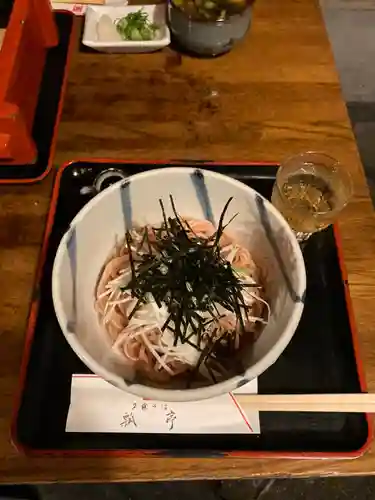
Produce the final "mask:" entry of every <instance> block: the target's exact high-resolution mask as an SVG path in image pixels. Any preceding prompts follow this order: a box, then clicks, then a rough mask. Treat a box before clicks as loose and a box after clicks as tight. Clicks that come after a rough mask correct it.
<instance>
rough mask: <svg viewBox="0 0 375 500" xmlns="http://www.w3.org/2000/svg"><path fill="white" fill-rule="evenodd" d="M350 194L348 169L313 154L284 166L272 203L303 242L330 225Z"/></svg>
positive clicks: (305, 154)
mask: <svg viewBox="0 0 375 500" xmlns="http://www.w3.org/2000/svg"><path fill="white" fill-rule="evenodd" d="M351 194H352V181H351V177H350V175H349V172H348V171H347V169H346V168H345V167H344V166H343V165H341V164H340V163H339V162H338V161H337V160H335V159H334V158H332V157H331V156H328V155H327V154H324V153H318V152H312V151H310V152H307V153H301V154H298V155H296V156H292V157H290V158H288V159H287V160H285V161H284V162H283V163H282V164H281V166H280V168H279V169H278V172H277V175H276V182H275V184H274V187H273V192H272V203H273V205H274V206H275V207H276V208H277V209H278V210H279V211H280V212H281V213H282V215H283V216H284V218H285V219H286V220H287V222H288V223H289V225H290V227H291V228H292V229H293V231H294V233H295V235H296V237H297V240H298V241H299V242H303V241H306V240H307V239H308V238H309V237H310V236H311V235H312V234H313V233H316V232H318V231H321V230H322V229H325V228H326V227H328V226H329V225H331V224H332V223H333V222H334V221H335V219H336V218H337V216H338V214H339V213H340V212H341V210H342V209H343V208H344V207H345V205H346V204H347V203H348V200H349V198H350V196H351Z"/></svg>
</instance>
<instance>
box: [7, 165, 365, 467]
mask: <svg viewBox="0 0 375 500" xmlns="http://www.w3.org/2000/svg"><path fill="white" fill-rule="evenodd" d="M186 164H187V163H184V165H185V166H186ZM188 164H189V165H198V164H199V166H200V167H201V168H209V169H214V170H216V171H218V172H221V173H224V174H226V175H230V176H233V177H235V178H237V179H239V180H241V181H242V182H244V183H245V184H248V185H249V186H251V187H253V188H254V189H256V190H257V191H258V192H260V193H261V194H263V195H264V196H266V197H269V196H270V194H271V190H272V185H273V183H274V180H275V175H276V171H277V166H276V165H259V164H256V165H255V164H230V165H229V164H227V165H225V164H218V163H213V162H202V163H194V162H192V163H188ZM178 165H180V163H178V162H172V163H169V164H165V163H158V162H156V163H155V162H153V163H151V162H149V163H147V162H146V163H125V162H117V163H113V162H111V161H97V162H90V161H78V162H74V163H71V164H69V165H65V166H64V167H62V168H61V169H60V170H59V172H58V174H57V177H56V180H55V186H54V192H53V198H52V201H51V207H50V212H49V216H48V222H47V230H46V236H45V241H44V244H43V249H42V254H41V260H40V265H39V271H38V275H37V279H36V284H35V292H34V296H33V303H32V307H31V313H30V318H29V322H28V331H27V339H26V346H25V354H24V359H23V364H22V374H21V388H20V395H19V400H18V403H17V408H16V412H15V417H14V422H13V439H14V441H15V443H16V445H17V446H18V447H19V448H20V449H23V450H24V451H26V452H28V453H46V452H48V453H58V454H59V453H71V454H90V453H100V454H109V453H116V454H124V455H125V454H134V453H137V454H150V453H151V454H155V455H171V456H218V455H219V456H220V455H224V456H225V455H227V456H239V455H240V456H242V455H244V456H264V455H267V456H292V457H296V458H300V457H302V456H304V457H306V456H311V457H331V456H336V457H342V458H345V457H348V458H349V457H355V456H358V455H360V454H361V453H362V452H363V451H364V449H365V448H366V446H367V444H368V443H369V440H370V435H371V432H370V427H369V421H368V419H367V416H366V415H364V414H351V413H304V412H301V413H292V412H289V413H283V412H277V413H267V412H263V413H261V414H260V427H261V433H260V434H259V435H254V434H249V435H247V434H243V435H235V434H232V435H231V434H228V435H223V434H221V435H193V434H190V435H176V434H174V435H168V434H153V435H150V434H128V433H127V434H121V433H113V434H105V433H96V434H95V433H94V434H92V433H66V432H65V423H66V417H67V412H68V408H69V399H70V385H71V376H72V374H73V373H89V371H88V369H87V368H86V367H85V366H84V365H83V364H82V363H81V361H80V360H79V359H78V358H77V357H76V355H75V354H74V353H73V351H72V350H71V349H70V347H69V346H68V344H67V343H66V341H65V338H64V337H63V335H62V333H61V330H60V328H59V325H58V322H57V319H56V317H55V313H54V309H53V303H52V297H51V273H52V266H53V261H54V256H55V252H56V249H57V246H58V244H59V241H60V239H61V237H62V235H63V233H64V232H65V231H66V229H67V228H68V225H69V223H70V222H71V220H72V219H73V217H74V216H75V215H76V213H77V212H78V211H79V210H80V209H81V208H82V206H83V205H84V204H85V203H87V201H88V200H89V199H90V198H91V197H92V196H94V194H93V191H94V190H93V189H92V186H93V185H96V187H97V188H99V189H102V188H105V187H106V186H108V185H109V184H111V183H113V182H114V181H117V180H119V177H120V176H122V177H125V176H127V175H130V174H132V173H136V172H140V171H144V170H146V169H151V168H163V167H166V166H178ZM304 257H305V261H306V267H307V279H308V286H307V295H306V303H305V309H304V312H303V316H302V320H301V322H300V325H299V327H298V330H297V332H296V333H295V336H294V337H293V340H292V342H291V343H290V344H289V346H288V347H287V349H286V350H285V351H284V353H283V354H282V356H281V357H280V358H279V360H278V361H277V362H276V363H275V364H274V365H273V366H272V367H270V368H269V369H268V370H267V371H266V372H265V373H264V374H263V375H261V376H260V377H259V380H258V387H259V392H260V393H263V394H271V393H276V394H277V393H287V394H289V393H354V392H364V391H365V387H364V383H363V379H362V377H361V368H360V362H359V359H358V353H357V348H356V332H355V324H354V319H353V314H352V310H351V303H350V298H349V293H348V286H347V280H346V276H345V271H344V269H343V263H342V258H341V249H340V239H339V234H338V230H337V228H329V229H328V230H326V231H324V232H321V233H319V234H317V235H315V236H314V237H312V238H311V239H310V241H309V242H308V244H307V246H306V247H305V249H304Z"/></svg>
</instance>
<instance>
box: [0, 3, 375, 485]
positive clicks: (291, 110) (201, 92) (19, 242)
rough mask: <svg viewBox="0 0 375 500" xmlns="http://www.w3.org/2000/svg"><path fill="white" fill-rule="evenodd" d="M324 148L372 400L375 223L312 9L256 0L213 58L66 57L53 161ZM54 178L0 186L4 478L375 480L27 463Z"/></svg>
mask: <svg viewBox="0 0 375 500" xmlns="http://www.w3.org/2000/svg"><path fill="white" fill-rule="evenodd" d="M309 149H315V150H324V151H327V152H329V153H331V154H332V155H333V156H335V157H337V158H339V159H340V160H341V161H342V162H344V163H345V164H346V165H347V167H348V168H349V169H350V171H351V172H352V175H353V178H354V184H355V196H354V199H353V201H352V203H351V204H350V206H349V208H348V209H347V210H346V212H345V214H344V215H343V216H342V218H341V224H340V225H341V229H342V234H343V240H344V255H345V261H346V265H347V268H348V273H349V281H350V290H351V294H352V298H353V304H354V310H355V317H356V320H357V325H358V331H359V337H360V344H361V352H362V357H363V360H364V365H365V370H366V375H367V382H368V386H369V390H370V391H373V392H374V391H375V320H374V317H375V313H374V304H373V300H374V299H373V297H374V296H375V219H374V217H373V210H372V205H371V203H370V200H369V194H368V189H367V185H366V182H365V179H364V175H363V171H362V167H361V164H360V161H359V158H358V153H357V149H356V145H355V142H354V139H353V134H352V130H351V127H350V124H349V120H348V117H347V113H346V109H345V105H344V103H343V101H342V98H341V94H340V88H339V84H338V80H337V74H336V70H335V67H334V63H333V58H332V54H331V50H330V47H329V43H328V40H327V36H326V33H325V29H324V26H323V22H322V18H321V13H320V11H319V8H318V6H317V2H315V1H313V0H283V1H280V0H258V2H257V4H256V7H255V10H254V22H253V26H252V29H251V31H250V33H249V34H248V37H247V39H246V40H245V42H244V43H243V44H242V45H241V46H238V48H236V49H235V50H234V51H233V52H232V53H230V54H228V55H226V56H223V57H221V58H218V59H213V60H198V59H189V58H185V57H184V58H182V59H181V57H179V56H177V55H176V54H174V53H173V52H171V51H169V50H166V51H165V52H161V53H157V54H153V55H142V56H141V55H134V56H130V55H129V56H116V55H113V56H111V55H100V54H99V55H98V54H89V53H82V52H81V53H79V52H78V50H77V51H76V52H75V53H74V55H73V60H72V65H71V74H70V76H69V85H68V91H67V95H66V102H65V106H64V112H63V118H62V123H61V125H60V130H59V141H58V146H57V151H56V157H55V159H56V163H58V164H61V163H62V162H64V161H67V160H71V159H74V158H80V157H83V156H84V157H107V158H126V159H132V158H133V159H142V158H144V159H146V158H147V159H177V158H205V159H216V160H280V159H282V158H283V157H285V156H287V155H289V154H291V153H295V152H299V151H304V150H309ZM51 181H52V176H50V177H49V178H48V179H46V180H45V181H43V182H42V183H40V184H38V185H35V186H29V187H9V188H5V187H2V188H1V189H0V264H1V266H0V268H1V270H0V285H1V288H2V294H1V299H0V332H1V349H0V395H1V397H0V481H3V482H33V481H41V482H44V481H56V480H58V481H95V480H98V481H119V480H128V481H140V480H154V479H182V478H184V479H197V478H238V477H239V478H245V477H259V476H268V475H283V476H286V475H287V476H290V475H292V476H307V475H316V474H323V475H329V474H335V475H336V474H371V473H373V472H374V470H375V446H373V448H372V449H371V451H370V452H369V453H367V454H366V455H365V456H363V457H362V458H360V459H358V460H354V461H343V460H340V461H332V460H326V461H310V460H295V461H291V460H281V459H280V460H279V459H275V460H254V459H253V460H251V459H207V460H205V459H200V460H196V459H194V460H192V459H177V460H175V459H161V458H139V459H136V458H133V459H122V458H114V457H112V458H75V459H67V460H63V459H51V458H32V459H31V458H25V457H23V456H20V455H18V454H17V452H16V451H15V450H14V448H13V447H12V444H11V443H10V441H9V434H8V432H9V424H10V419H11V410H12V402H13V396H14V393H15V391H16V388H17V377H18V369H19V363H20V359H21V353H22V348H23V340H24V330H25V323H26V318H27V312H28V307H29V301H30V295H31V291H32V283H33V276H34V271H35V266H36V262H37V258H38V253H39V248H40V243H41V238H42V233H43V229H44V224H45V215H46V211H47V208H48V203H49V196H50V188H51Z"/></svg>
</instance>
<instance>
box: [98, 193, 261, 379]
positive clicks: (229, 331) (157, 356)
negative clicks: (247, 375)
mask: <svg viewBox="0 0 375 500" xmlns="http://www.w3.org/2000/svg"><path fill="white" fill-rule="evenodd" d="M170 201H171V204H172V207H173V210H174V215H175V216H174V217H173V218H167V217H166V215H165V211H164V206H163V203H162V202H161V201H160V205H161V208H162V214H163V222H162V223H161V224H160V225H159V226H158V227H153V226H151V225H146V226H143V227H137V228H133V229H132V230H130V231H128V232H127V233H126V236H125V238H124V240H123V241H122V242H121V243H119V244H116V246H115V249H114V251H113V253H112V255H111V256H110V257H109V259H108V260H107V262H106V263H105V265H104V267H103V269H102V272H101V275H100V278H99V281H98V285H97V289H96V300H95V308H96V310H97V312H98V315H99V320H100V322H101V324H102V325H103V327H104V329H105V330H106V332H107V334H108V335H109V337H110V340H111V342H112V346H113V350H114V351H115V352H116V353H117V354H119V355H120V356H121V357H122V359H123V361H124V363H126V364H128V365H131V366H132V367H133V368H134V369H135V372H136V373H137V375H139V376H141V377H143V378H145V379H147V380H148V381H151V382H154V383H158V384H160V383H170V382H171V381H172V379H176V378H181V377H185V378H186V380H187V381H188V383H189V381H190V382H191V381H192V380H193V379H197V378H203V377H205V378H209V379H210V380H213V381H215V382H216V381H219V380H222V379H223V378H227V377H228V376H231V375H233V374H234V373H236V372H238V371H243V366H241V363H240V359H239V356H238V353H239V351H241V349H242V348H243V347H245V346H246V345H249V343H250V344H252V343H253V342H254V341H255V340H256V338H257V336H258V335H259V333H260V330H261V327H262V325H264V324H266V323H267V321H268V317H269V306H268V304H267V302H266V300H265V298H264V294H263V289H262V287H261V285H260V281H261V276H260V272H259V269H258V268H257V266H256V264H255V263H254V261H253V259H252V257H251V255H250V252H249V251H248V250H247V249H246V248H244V247H243V246H241V245H239V244H238V243H237V242H236V240H235V239H234V238H233V237H231V236H229V234H228V233H227V232H226V231H225V230H224V229H225V228H226V226H227V225H228V223H227V224H226V225H224V217H225V213H226V210H227V208H228V205H229V203H230V201H231V200H228V202H227V204H226V206H225V207H224V210H223V212H222V214H221V218H220V221H219V224H218V228H217V229H215V228H214V226H213V224H212V223H211V222H209V221H207V220H195V219H185V218H182V217H180V216H179V215H178V213H177V211H176V209H175V206H174V203H173V199H172V198H171V200H170ZM229 222H230V221H229Z"/></svg>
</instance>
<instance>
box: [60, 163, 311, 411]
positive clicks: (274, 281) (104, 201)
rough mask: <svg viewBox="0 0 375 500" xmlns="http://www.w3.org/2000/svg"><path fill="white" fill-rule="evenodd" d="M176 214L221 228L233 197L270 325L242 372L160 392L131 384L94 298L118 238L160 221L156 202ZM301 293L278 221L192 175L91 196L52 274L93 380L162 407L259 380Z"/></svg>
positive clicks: (295, 259) (241, 196) (289, 237)
mask: <svg viewBox="0 0 375 500" xmlns="http://www.w3.org/2000/svg"><path fill="white" fill-rule="evenodd" d="M170 194H171V195H172V196H173V197H174V199H175V203H176V205H177V210H178V211H179V213H181V214H184V215H188V216H191V217H194V218H203V219H205V218H209V217H207V214H209V213H210V212H211V213H212V214H213V218H214V219H215V221H217V220H218V218H219V216H220V214H221V211H222V209H223V207H224V205H225V203H226V202H227V200H228V198H229V197H231V196H233V201H232V203H231V204H230V205H229V211H228V213H227V217H228V220H229V218H230V217H231V216H232V215H234V214H235V213H237V212H238V213H239V215H238V216H237V217H236V218H235V219H234V220H233V222H232V223H231V225H230V232H231V233H234V234H236V236H237V237H238V238H239V240H240V241H241V243H242V244H244V245H245V246H246V247H248V248H249V250H250V252H251V253H252V255H253V257H254V260H255V262H256V263H257V264H258V266H260V268H261V269H262V275H263V278H264V286H265V291H266V295H267V298H268V300H269V303H270V306H271V311H272V314H271V319H270V321H269V323H268V324H267V326H266V327H265V328H264V330H263V332H262V333H261V335H260V336H259V338H258V340H257V341H256V343H255V345H254V346H253V348H252V349H249V350H248V351H247V352H244V353H243V363H244V366H246V370H245V371H244V373H243V374H242V375H238V376H235V377H233V378H230V379H228V380H226V381H224V382H221V383H218V384H212V385H208V386H206V387H200V388H192V389H183V390H180V389H176V390H172V389H159V388H154V387H150V386H146V385H141V384H138V383H134V381H132V380H131V379H130V378H129V373H128V371H127V369H125V368H124V365H123V364H122V363H121V362H119V358H118V357H117V355H114V354H113V351H112V349H111V346H110V343H109V341H108V337H107V335H106V333H105V332H104V331H103V330H102V327H101V326H100V325H99V322H98V319H97V314H96V312H95V310H94V290H95V287H96V283H97V279H98V275H99V273H100V270H101V268H102V266H103V263H104V261H105V259H106V258H107V257H108V255H109V253H110V252H111V250H112V249H113V246H114V243H115V239H116V237H117V238H118V239H120V238H123V237H124V234H125V230H126V229H127V228H129V227H131V226H132V224H134V223H137V224H145V223H153V224H158V223H160V221H161V214H160V205H159V199H160V198H161V199H163V200H164V201H165V206H166V208H167V207H168V210H167V215H171V216H173V214H172V213H171V211H170V210H169V202H168V200H169V195H170ZM305 292H306V273H305V266H304V260H303V257H302V254H301V250H300V247H299V245H298V243H297V240H296V238H295V236H294V234H293V232H292V230H291V229H290V227H289V226H288V224H287V222H286V221H285V220H284V218H283V217H282V216H281V214H280V213H279V212H278V211H277V210H276V208H274V207H273V206H272V205H271V204H270V203H269V202H268V201H267V200H266V199H265V198H263V197H262V196H261V195H260V194H258V193H257V192H256V191H254V190H253V189H251V188H249V187H247V186H246V185H245V184H243V183H241V182H239V181H236V180H234V179H231V178H230V177H227V176H224V175H221V174H218V173H215V172H212V171H208V170H197V169H194V168H182V167H181V168H180V167H178V168H163V169H158V170H151V171H148V172H144V173H140V174H136V175H134V176H131V177H129V178H128V179H126V180H122V181H120V182H117V183H116V184H113V185H112V186H110V187H109V188H107V189H105V190H104V191H102V192H101V193H100V194H98V195H97V196H95V197H94V198H93V199H92V200H91V201H90V202H89V203H87V205H85V206H84V207H83V209H82V210H81V211H80V212H79V213H78V214H77V215H76V217H75V218H74V219H73V221H72V223H71V225H70V227H69V229H68V231H67V232H66V233H65V235H64V236H63V238H62V240H61V242H60V245H59V248H58V250H57V253H56V258H55V262H54V267H53V275H52V293H53V302H54V306H55V311H56V315H57V318H58V321H59V323H60V327H61V329H62V331H63V333H64V335H65V337H66V339H67V341H68V342H69V344H70V346H71V347H72V349H73V350H74V351H75V353H76V354H77V355H78V356H79V357H80V358H81V360H82V361H83V362H84V363H85V364H86V365H87V366H88V367H89V368H90V369H91V370H92V371H93V372H94V373H96V374H97V375H99V376H101V377H103V378H104V379H106V380H107V381H108V382H110V383H112V384H113V385H115V386H116V387H119V388H120V389H123V390H124V391H127V392H130V393H132V394H135V395H137V396H141V397H147V398H151V399H159V400H165V401H192V400H199V399H204V398H210V397H213V396H217V395H219V394H223V393H227V392H230V391H232V390H233V389H235V388H236V387H239V386H241V385H244V384H245V383H247V382H248V381H249V380H251V379H253V378H255V377H257V376H259V375H260V374H261V373H263V372H264V371H265V370H266V369H267V368H268V367H269V366H270V365H272V364H273V363H274V362H275V361H276V360H277V358H278V357H279V356H280V354H281V353H282V352H283V350H284V349H285V347H286V346H287V345H288V343H289V341H290V340H291V338H292V336H293V334H294V332H295V330H296V328H297V325H298V323H299V320H300V317H301V314H302V310H303V304H304V297H305Z"/></svg>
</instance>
